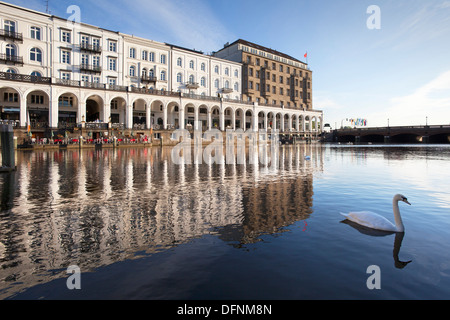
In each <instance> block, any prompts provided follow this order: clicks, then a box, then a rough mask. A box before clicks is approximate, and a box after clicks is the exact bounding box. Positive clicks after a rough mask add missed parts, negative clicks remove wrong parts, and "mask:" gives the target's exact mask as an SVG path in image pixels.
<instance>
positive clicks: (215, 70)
mask: <svg viewBox="0 0 450 320" xmlns="http://www.w3.org/2000/svg"><path fill="white" fill-rule="evenodd" d="M214 72H215V73H217V74H219V66H215V67H214Z"/></svg>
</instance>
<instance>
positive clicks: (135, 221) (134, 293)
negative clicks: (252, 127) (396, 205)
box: [0, 143, 450, 299]
mask: <svg viewBox="0 0 450 320" xmlns="http://www.w3.org/2000/svg"><path fill="white" fill-rule="evenodd" d="M269 151H270V150H269ZM272 151H273V153H272V154H270V157H269V158H270V159H271V161H270V163H269V162H267V161H260V160H261V159H259V161H252V157H251V153H250V152H249V151H248V150H247V153H246V156H245V161H244V162H243V163H242V162H236V163H234V164H229V163H224V164H217V163H212V164H208V163H205V161H202V162H201V163H197V164H194V163H191V164H179V161H174V159H172V156H173V153H172V148H169V147H163V148H159V147H157V148H155V147H154V148H121V149H104V150H94V149H85V150H76V149H75V150H51V151H19V152H17V171H16V172H13V173H5V174H1V175H0V194H1V198H0V200H1V202H0V205H1V207H0V299H450V241H449V240H450V236H449V232H448V230H450V182H449V180H448V172H450V146H447V145H398V146H395V145H379V146H377V145H371V146H353V145H333V144H325V145H321V144H314V143H313V144H301V145H281V146H280V147H279V148H277V150H276V151H275V149H273V150H272ZM269 158H268V159H269ZM275 160H277V161H275ZM396 193H401V194H404V195H405V196H406V197H407V198H408V201H409V202H410V203H411V204H412V205H411V206H408V205H405V204H404V203H401V204H400V211H401V214H402V218H403V222H404V225H405V230H406V231H405V233H404V234H380V233H374V232H371V231H370V230H366V229H362V228H359V227H358V226H355V225H352V224H350V223H348V222H347V221H345V220H344V218H343V216H342V215H341V214H340V212H343V213H348V212H351V211H362V210H370V211H374V212H377V213H379V214H381V215H383V216H385V217H386V218H387V219H389V220H390V221H394V217H393V213H392V197H393V196H394V194H396ZM71 266H72V267H73V266H76V268H78V269H77V270H79V271H80V273H79V274H76V273H75V274H72V273H67V271H68V268H69V267H71ZM370 266H376V267H377V268H378V269H377V270H378V273H377V274H371V272H370V270H373V269H371V268H369V267H370ZM70 270H72V269H70ZM75 275H77V276H79V277H78V278H75V277H72V278H70V277H71V276H75ZM375 276H377V277H376V278H371V277H375ZM71 279H74V282H73V283H76V280H80V282H79V284H80V289H77V288H74V289H72V290H70V289H69V288H68V283H69V282H70V281H71ZM373 279H375V280H374V281H376V282H377V284H378V285H379V288H370V285H369V282H370V281H372V280H373ZM70 283H71V282H70ZM69 286H70V285H69Z"/></svg>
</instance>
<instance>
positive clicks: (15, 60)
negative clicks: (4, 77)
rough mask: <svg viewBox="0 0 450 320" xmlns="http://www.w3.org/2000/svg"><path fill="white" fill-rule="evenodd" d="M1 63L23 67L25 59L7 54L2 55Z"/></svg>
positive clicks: (0, 57) (0, 55)
mask: <svg viewBox="0 0 450 320" xmlns="http://www.w3.org/2000/svg"><path fill="white" fill-rule="evenodd" d="M0 63H4V64H19V65H22V66H23V57H19V56H13V55H10V54H6V53H0Z"/></svg>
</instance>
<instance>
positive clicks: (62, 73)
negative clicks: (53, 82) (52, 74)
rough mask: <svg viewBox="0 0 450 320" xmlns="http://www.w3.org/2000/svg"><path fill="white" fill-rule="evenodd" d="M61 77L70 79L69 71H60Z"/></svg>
mask: <svg viewBox="0 0 450 320" xmlns="http://www.w3.org/2000/svg"><path fill="white" fill-rule="evenodd" d="M61 79H63V80H70V73H69V72H61Z"/></svg>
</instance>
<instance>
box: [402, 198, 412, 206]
mask: <svg viewBox="0 0 450 320" xmlns="http://www.w3.org/2000/svg"><path fill="white" fill-rule="evenodd" d="M403 202H404V203H407V204H409V205H411V203H409V202H408V200H406V199H405V200H403Z"/></svg>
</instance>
